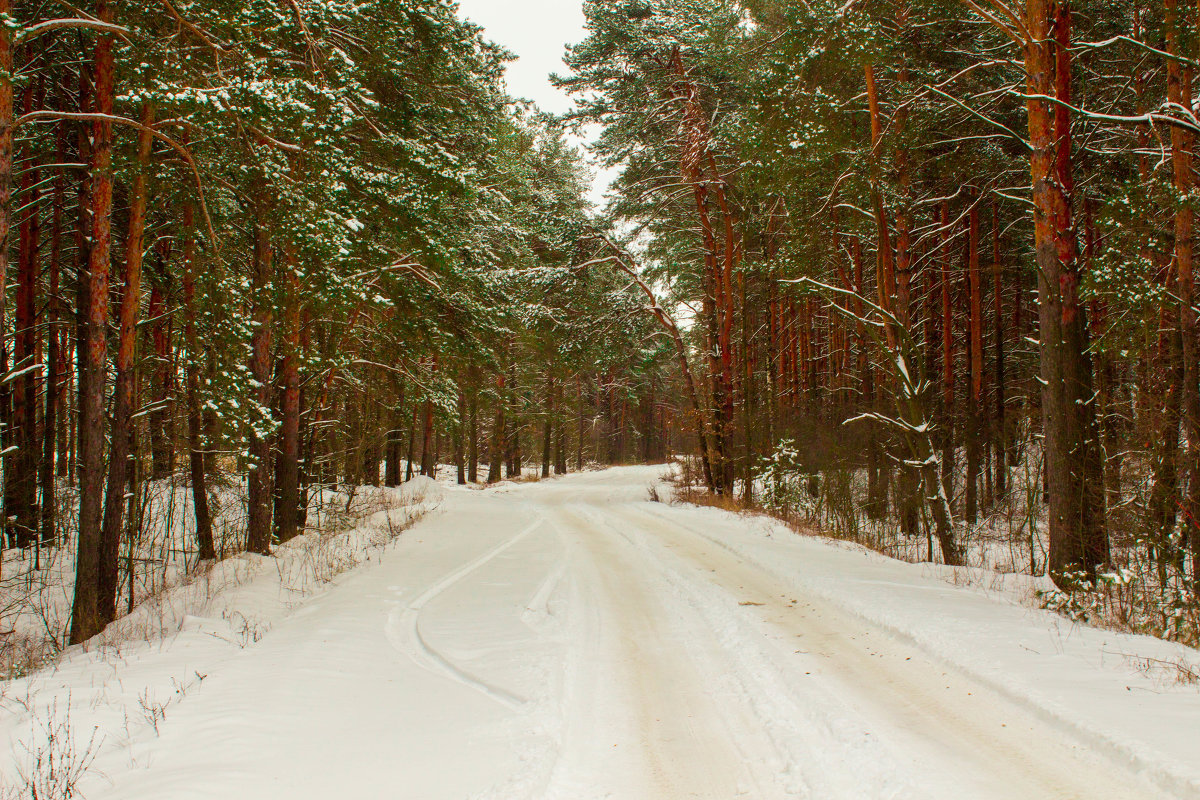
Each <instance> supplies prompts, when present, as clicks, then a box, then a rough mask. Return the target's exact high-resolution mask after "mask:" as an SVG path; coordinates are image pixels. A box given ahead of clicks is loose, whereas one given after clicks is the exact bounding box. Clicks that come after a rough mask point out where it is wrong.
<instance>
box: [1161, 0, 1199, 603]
mask: <svg viewBox="0 0 1200 800" xmlns="http://www.w3.org/2000/svg"><path fill="white" fill-rule="evenodd" d="M1164 5H1165V8H1166V28H1167V50H1168V52H1170V53H1171V55H1173V56H1181V55H1183V53H1182V50H1181V47H1180V39H1181V38H1182V37H1181V32H1182V30H1184V29H1186V28H1188V27H1190V26H1189V24H1188V23H1189V22H1190V21H1191V19H1190V18H1191V13H1190V11H1184V12H1183V13H1182V14H1181V13H1180V9H1179V8H1178V0H1164ZM1186 8H1187V7H1186V6H1185V9H1186ZM1167 99H1168V100H1169V101H1170V102H1171V103H1173V104H1175V105H1176V106H1178V107H1181V108H1185V109H1191V107H1192V70H1191V68H1190V67H1189V66H1188V65H1187V64H1186V63H1182V62H1181V61H1180V60H1179V59H1178V58H1169V59H1167ZM1194 146H1195V137H1194V136H1193V135H1192V133H1191V132H1190V131H1188V130H1187V129H1186V128H1184V127H1183V126H1182V125H1172V126H1171V162H1172V167H1173V172H1174V178H1175V192H1176V194H1177V195H1178V196H1179V198H1180V202H1179V205H1178V207H1177V208H1176V210H1175V271H1176V276H1177V280H1178V285H1177V291H1178V293H1179V337H1180V341H1181V348H1180V355H1181V359H1182V363H1183V375H1182V378H1183V383H1182V391H1181V393H1180V406H1181V410H1182V421H1183V430H1184V433H1185V438H1186V440H1187V450H1186V453H1185V456H1184V462H1185V464H1186V467H1185V470H1186V472H1187V476H1188V492H1187V495H1186V498H1185V500H1184V506H1183V508H1184V514H1183V521H1184V528H1185V533H1186V536H1187V541H1188V543H1189V546H1190V549H1191V551H1192V570H1193V581H1194V582H1195V584H1196V585H1197V586H1200V364H1197V357H1198V353H1197V350H1198V348H1200V339H1198V336H1200V326H1198V324H1197V316H1196V310H1195V308H1194V307H1193V303H1194V300H1195V278H1194V275H1193V250H1194V229H1195V212H1194V211H1193V210H1192V205H1191V202H1192V197H1191V195H1192V187H1193V177H1192V175H1193V173H1192V170H1193V154H1192V150H1193V148H1194Z"/></svg>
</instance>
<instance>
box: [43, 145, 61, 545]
mask: <svg viewBox="0 0 1200 800" xmlns="http://www.w3.org/2000/svg"><path fill="white" fill-rule="evenodd" d="M55 144H56V148H55V150H56V157H57V161H58V162H59V163H60V164H61V163H64V162H65V161H66V145H65V142H64V140H63V133H62V131H61V130H59V131H58V132H57V133H56V134H55ZM66 204H67V189H66V185H65V181H64V179H63V175H62V172H61V170H60V171H59V174H58V175H57V176H56V177H55V179H54V206H53V209H52V211H51V216H50V258H49V263H48V265H47V276H46V278H47V283H48V284H49V291H48V298H47V302H46V397H45V406H44V407H45V415H44V417H43V420H42V460H41V464H40V471H41V474H40V476H39V481H38V482H39V483H40V484H41V487H42V504H41V512H42V516H41V526H40V527H41V541H42V544H44V545H51V544H53V543H54V542H55V541H56V540H57V538H58V537H57V531H56V519H55V513H56V511H57V509H56V508H55V503H56V499H55V498H56V487H55V472H56V471H55V463H54V462H55V457H56V456H57V455H58V438H59V427H60V426H59V416H60V413H61V410H62V409H61V407H60V403H61V400H62V396H63V392H62V384H63V361H62V348H61V345H62V335H61V326H62V308H61V305H62V304H61V302H60V300H59V292H60V290H61V276H62V229H63V209H64V208H66Z"/></svg>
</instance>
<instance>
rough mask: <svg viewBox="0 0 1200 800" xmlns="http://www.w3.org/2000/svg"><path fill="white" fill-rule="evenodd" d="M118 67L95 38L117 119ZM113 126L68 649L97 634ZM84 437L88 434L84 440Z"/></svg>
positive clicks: (95, 289)
mask: <svg viewBox="0 0 1200 800" xmlns="http://www.w3.org/2000/svg"><path fill="white" fill-rule="evenodd" d="M96 17H97V19H99V20H101V21H102V22H110V23H111V22H112V21H113V8H112V5H111V4H110V3H109V2H108V0H97V3H96ZM114 77H115V63H114V55H113V37H112V36H109V35H105V34H98V35H97V37H96V49H95V60H94V64H93V83H94V86H95V109H96V111H97V113H99V114H102V115H111V114H112V113H113V90H114V85H113V83H114ZM112 191H113V185H112V123H111V122H110V121H108V120H107V119H105V118H103V117H101V118H99V119H97V120H96V121H95V122H93V123H92V186H91V233H92V235H91V242H90V249H89V251H88V280H87V300H88V302H87V305H86V308H87V328H88V330H87V342H86V352H87V358H86V359H85V364H86V379H85V381H84V391H83V392H81V395H80V411H79V430H80V456H79V462H80V479H79V555H78V558H77V560H76V570H75V602H74V605H73V607H72V610H71V643H72V644H77V643H79V642H83V641H85V640H87V639H90V638H91V637H92V636H94V635H95V634H97V633H99V632H100V630H101V629H102V628H103V627H104V625H105V618H104V616H103V615H102V613H101V604H100V603H101V591H100V573H101V569H102V563H103V560H104V555H103V554H104V550H103V548H102V542H101V530H100V526H101V518H102V512H103V498H104V495H103V487H102V484H103V481H104V437H103V435H101V432H102V431H103V430H104V384H105V368H106V366H107V362H108V346H107V341H106V337H105V335H104V331H105V330H106V329H107V326H108V282H109V267H110V258H111V247H112ZM84 431H87V432H88V433H87V434H84Z"/></svg>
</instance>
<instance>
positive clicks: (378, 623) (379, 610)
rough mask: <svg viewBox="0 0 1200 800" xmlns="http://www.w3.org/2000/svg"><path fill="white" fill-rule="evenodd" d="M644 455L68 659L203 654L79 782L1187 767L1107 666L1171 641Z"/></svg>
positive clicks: (820, 787)
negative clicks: (683, 476)
mask: <svg viewBox="0 0 1200 800" xmlns="http://www.w3.org/2000/svg"><path fill="white" fill-rule="evenodd" d="M658 472H661V470H657V471H656V470H654V469H649V468H630V469H618V470H610V471H606V472H600V473H588V474H583V475H578V476H572V477H569V478H565V479H562V480H555V481H549V482H542V483H539V484H530V485H521V486H508V487H504V488H501V489H498V490H492V491H486V492H481V491H474V490H459V489H449V490H447V496H446V500H445V503H444V505H443V507H442V509H441V510H440V511H439V512H437V513H436V514H435V515H434V516H432V517H431V518H429V519H427V520H426V521H425V522H423V523H421V524H420V525H418V526H417V527H416V528H414V529H413V530H411V531H410V532H408V533H407V534H405V536H404V537H403V539H402V540H401V542H400V544H399V545H397V546H396V547H394V548H391V549H388V550H387V551H386V552H385V553H384V554H383V557H382V559H377V561H378V563H373V564H370V565H367V566H365V567H363V568H361V569H359V570H357V571H355V572H353V573H350V574H348V575H346V576H343V578H341V579H339V580H338V581H337V583H336V585H335V586H334V587H333V588H332V589H330V590H329V591H328V592H325V593H324V594H322V595H320V596H318V597H317V598H315V599H313V600H311V601H308V602H306V603H304V604H302V605H301V606H300V607H299V608H298V609H297V610H295V611H294V612H292V613H290V614H289V615H287V616H286V617H285V618H283V619H281V620H279V621H278V622H277V624H275V625H274V627H273V628H272V629H271V630H270V631H269V632H268V633H267V634H266V635H265V636H263V637H262V638H261V640H260V641H258V642H256V643H249V644H247V643H246V642H245V641H243V642H242V643H241V645H240V646H237V647H231V646H229V645H228V643H226V642H222V641H219V639H220V638H221V637H218V636H216V635H208V636H206V635H205V634H204V631H203V628H204V626H203V624H202V622H198V623H197V626H196V627H197V630H195V631H190V632H189V631H187V630H185V631H184V633H183V634H181V635H180V636H179V637H177V639H175V640H174V641H172V642H169V643H168V644H167V645H160V646H155V647H148V648H144V649H143V650H136V649H135V650H134V651H132V652H130V653H126V654H123V655H122V656H121V661H120V664H119V665H115V666H114V665H112V664H111V663H109V664H108V666H107V667H105V666H104V665H103V663H102V662H99V661H95V660H87V659H85V660H84V661H86V663H83V664H73V663H72V662H71V661H68V663H67V664H65V665H64V666H63V668H62V669H61V670H59V672H58V673H55V675H56V676H57V677H55V678H49V679H46V678H43V679H42V684H41V686H42V688H41V691H42V692H43V693H45V692H49V691H51V690H52V689H53V687H54V686H58V685H59V684H56V683H54V681H55V680H58V681H61V682H62V683H61V686H60V690H63V689H65V687H66V686H67V685H68V684H71V685H72V686H73V688H72V689H71V691H72V700H71V702H72V703H74V704H75V705H76V706H79V708H80V711H79V714H80V717H79V719H86V718H87V716H86V715H87V714H88V713H89V709H91V710H92V711H94V713H95V714H97V715H99V717H98V719H103V718H105V717H104V714H105V713H108V716H109V717H111V716H112V713H109V712H105V711H104V709H105V704H106V703H109V704H110V705H111V704H112V703H114V702H115V701H113V700H112V699H111V697H112V695H113V693H116V694H120V693H122V692H123V693H124V696H127V697H128V696H136V697H138V698H139V701H138V704H137V707H136V708H135V710H134V712H132V713H133V715H134V716H138V715H140V716H141V717H146V716H147V712H146V710H145V709H146V707H147V706H148V705H149V706H150V707H151V708H153V706H154V704H153V703H147V702H146V701H144V700H141V699H140V698H141V697H142V696H143V695H142V692H141V690H140V689H139V690H138V691H137V692H134V691H133V689H131V688H130V687H134V686H138V685H140V684H139V681H141V682H142V683H145V684H146V685H150V684H152V683H154V682H156V681H157V683H158V685H160V686H161V685H162V684H163V683H165V682H166V678H167V677H170V684H169V685H174V684H183V683H185V682H186V681H185V679H186V678H187V676H188V675H190V674H193V673H194V674H196V675H197V677H199V676H200V675H203V676H204V678H203V680H202V681H193V682H192V684H191V685H190V688H188V689H187V690H186V691H185V692H183V694H184V695H186V696H181V697H180V698H179V699H177V700H176V701H175V702H173V703H170V704H169V705H168V706H167V707H166V708H165V710H164V711H163V718H162V720H161V721H156V724H155V725H147V724H144V723H143V722H142V721H141V720H139V721H137V724H133V725H131V724H130V723H129V721H128V717H129V715H130V712H129V711H126V713H125V716H126V721H125V729H124V731H123V732H122V733H121V734H120V735H115V736H114V735H109V736H108V744H106V745H105V747H104V748H103V749H102V751H101V752H100V757H99V758H98V760H97V763H96V774H95V775H90V776H89V778H88V784H87V788H88V791H87V797H88V798H90V799H91V800H102V799H103V798H113V799H114V800H115V799H116V798H121V800H149V798H156V799H157V798H254V799H255V800H266V799H267V798H288V799H289V800H307V799H308V798H313V799H314V800H316V798H321V799H322V800H327V799H328V798H335V797H356V798H401V799H405V800H407V799H409V798H411V799H412V800H426V799H428V800H440V799H441V798H446V799H447V800H450V799H453V800H465V799H466V798H480V799H482V798H493V799H494V800H521V799H524V798H529V799H530V800H542V799H543V798H544V799H545V800H593V799H599V798H614V799H620V798H627V799H628V800H658V799H659V798H663V799H664V800H665V799H668V798H672V799H673V798H713V800H732V798H743V797H744V798H763V799H764V800H770V799H773V798H814V799H815V800H832V799H835V798H921V799H922V800H924V799H925V798H956V800H957V799H960V798H1023V799H1024V798H1088V800H1095V799H1096V798H1152V797H1195V796H1198V795H1200V736H1197V734H1198V733H1200V695H1198V693H1197V691H1196V689H1195V687H1191V688H1187V687H1175V686H1171V685H1168V684H1167V683H1166V682H1164V681H1162V680H1159V679H1157V678H1156V677H1155V675H1154V674H1153V672H1152V671H1149V670H1146V669H1141V670H1139V669H1136V668H1135V665H1136V663H1137V661H1136V658H1135V657H1136V656H1142V657H1144V658H1153V659H1160V660H1167V657H1168V656H1170V657H1174V656H1176V655H1178V654H1179V653H1183V654H1184V655H1187V653H1189V652H1191V653H1193V654H1194V651H1185V650H1183V649H1182V648H1175V647H1174V646H1172V645H1167V644H1165V643H1161V642H1157V641H1152V640H1148V639H1142V638H1138V637H1127V636H1120V635H1116V634H1111V633H1105V632H1101V631H1095V630H1088V629H1080V628H1074V627H1072V626H1070V624H1069V623H1067V622H1065V621H1062V620H1060V619H1059V618H1057V617H1053V616H1052V615H1049V614H1047V613H1045V612H1041V611H1037V610H1033V609H1029V608H1027V607H1023V606H1021V605H1019V604H1016V603H1014V602H1011V601H1009V600H1006V599H1005V598H1004V597H1003V596H999V595H997V593H995V592H989V591H986V590H984V589H982V588H979V587H972V586H955V585H952V584H951V583H950V582H948V581H946V580H945V579H944V576H939V575H937V574H935V573H934V572H933V569H934V568H932V567H922V566H913V565H906V564H900V563H897V562H893V561H889V560H887V559H883V558H881V557H879V556H876V555H873V554H869V553H865V552H863V551H861V550H859V549H857V548H849V547H842V546H838V545H837V544H835V543H830V542H827V541H824V540H818V539H812V538H806V537H799V536H796V535H795V534H792V533H790V532H787V531H785V530H784V529H783V528H781V527H779V526H776V525H773V524H771V523H769V522H767V521H765V520H756V519H746V518H738V517H734V516H731V515H727V514H723V513H720V512H716V511H712V510H707V509H695V508H687V507H675V506H669V505H663V504H657V503H649V502H647V491H646V489H647V486H648V485H650V484H651V483H653V482H654V480H655V477H656V475H657V474H658ZM214 648H221V649H214ZM110 661H111V659H110ZM117 684H119V685H117ZM89 691H90V694H89ZM146 691H147V692H149V691H150V690H149V689H147V690H146ZM85 698H86V699H85ZM79 724H80V723H79V721H78V720H77V722H76V725H77V727H78V725H79ZM97 724H101V723H99V722H98V723H97ZM109 724H110V726H111V722H110V723H109ZM154 728H156V730H155V729H154ZM110 734H111V732H110Z"/></svg>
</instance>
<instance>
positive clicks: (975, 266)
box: [965, 197, 983, 525]
mask: <svg viewBox="0 0 1200 800" xmlns="http://www.w3.org/2000/svg"><path fill="white" fill-rule="evenodd" d="M968 226H969V234H968V237H967V294H968V297H969V302H968V306H969V312H968V317H967V319H968V324H967V331H968V336H967V341H968V344H969V347H970V359H969V360H968V364H969V365H970V366H969V373H970V386H971V402H970V403H968V404H967V431H966V433H967V482H966V487H965V488H966V509H965V510H966V518H967V524H969V525H974V524H975V522H976V520H977V519H978V514H979V467H980V439H981V435H980V434H981V428H982V427H983V424H982V422H983V420H982V417H983V291H982V279H983V276H982V274H981V272H980V268H979V204H978V202H977V201H976V198H974V197H973V198H972V205H971V210H970V212H969V218H968Z"/></svg>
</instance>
